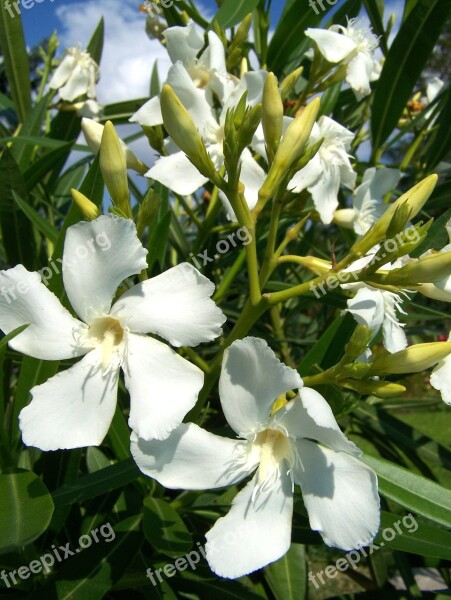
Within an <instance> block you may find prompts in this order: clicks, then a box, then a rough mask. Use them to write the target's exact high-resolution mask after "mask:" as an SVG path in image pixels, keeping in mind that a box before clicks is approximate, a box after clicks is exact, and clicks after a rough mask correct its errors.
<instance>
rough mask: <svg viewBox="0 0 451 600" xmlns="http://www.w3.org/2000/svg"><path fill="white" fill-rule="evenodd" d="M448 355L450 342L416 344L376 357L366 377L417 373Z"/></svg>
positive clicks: (450, 351) (450, 349)
mask: <svg viewBox="0 0 451 600" xmlns="http://www.w3.org/2000/svg"><path fill="white" fill-rule="evenodd" d="M450 353H451V343H450V342H431V343H429V344H416V345H415V346H410V348H406V349H405V350H401V351H400V352H395V353H394V354H388V355H384V356H378V357H376V358H375V359H374V360H373V362H372V363H371V365H370V369H369V371H368V375H390V374H394V375H400V374H401V373H419V372H420V371H424V370H425V369H429V368H430V367H433V366H434V365H436V364H437V363H439V362H440V361H442V360H443V359H444V358H446V357H447V356H448V355H449V354H450Z"/></svg>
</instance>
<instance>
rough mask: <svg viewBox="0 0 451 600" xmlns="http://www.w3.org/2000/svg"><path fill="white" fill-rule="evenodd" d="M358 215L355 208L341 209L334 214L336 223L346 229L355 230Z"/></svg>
mask: <svg viewBox="0 0 451 600" xmlns="http://www.w3.org/2000/svg"><path fill="white" fill-rule="evenodd" d="M355 217H356V213H355V210H354V209H353V208H340V209H339V210H336V211H335V213H334V219H333V221H334V223H335V225H338V226H339V227H343V228H344V229H353V228H354V221H355Z"/></svg>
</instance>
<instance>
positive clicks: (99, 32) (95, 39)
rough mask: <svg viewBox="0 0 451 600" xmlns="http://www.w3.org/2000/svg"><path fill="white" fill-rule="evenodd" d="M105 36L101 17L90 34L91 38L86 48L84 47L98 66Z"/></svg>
mask: <svg viewBox="0 0 451 600" xmlns="http://www.w3.org/2000/svg"><path fill="white" fill-rule="evenodd" d="M104 35H105V22H104V20H103V17H102V18H101V19H100V21H99V24H98V25H97V27H96V30H95V31H94V33H93V34H92V38H91V40H90V41H89V44H88V46H87V47H86V51H87V52H89V54H90V55H91V57H92V58H93V60H95V61H96V63H97V64H100V61H101V59H102V51H103V40H104Z"/></svg>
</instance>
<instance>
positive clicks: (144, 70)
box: [56, 0, 170, 104]
mask: <svg viewBox="0 0 451 600" xmlns="http://www.w3.org/2000/svg"><path fill="white" fill-rule="evenodd" d="M56 12H57V16H58V18H59V19H60V21H61V25H62V27H61V32H60V38H61V41H62V46H63V47H64V48H66V47H69V46H75V45H77V44H80V45H81V46H83V47H85V46H86V45H87V43H88V42H89V39H90V38H91V35H92V34H93V32H94V30H95V28H96V26H97V23H98V22H99V20H100V18H101V17H102V16H103V17H104V19H105V44H104V48H103V55H102V61H101V63H100V73H101V78H100V81H99V84H98V87H97V93H98V99H99V101H100V102H101V103H102V104H110V103H112V102H119V101H121V100H129V99H132V98H140V97H146V96H148V94H149V83H150V75H151V72H152V69H153V65H154V63H155V60H158V67H159V71H160V75H161V76H163V77H164V76H165V74H166V72H167V70H168V68H169V66H170V60H169V58H168V55H167V52H166V50H165V49H164V47H163V46H162V45H161V44H160V42H159V41H158V40H150V39H149V38H148V36H147V34H146V32H145V20H146V16H145V15H144V14H143V13H141V12H140V11H139V9H138V2H137V1H136V0H84V1H83V2H82V3H81V2H80V3H76V4H69V5H66V6H59V7H58V9H57V11H56Z"/></svg>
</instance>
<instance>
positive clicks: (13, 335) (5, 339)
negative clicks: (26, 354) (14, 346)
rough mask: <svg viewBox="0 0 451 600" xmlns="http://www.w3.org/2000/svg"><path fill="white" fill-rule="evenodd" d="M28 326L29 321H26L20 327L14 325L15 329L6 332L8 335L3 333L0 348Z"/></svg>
mask: <svg viewBox="0 0 451 600" xmlns="http://www.w3.org/2000/svg"><path fill="white" fill-rule="evenodd" d="M28 326H29V323H27V324H26V325H21V326H20V327H16V329H14V330H13V331H10V332H9V333H8V335H5V337H3V338H2V339H1V340H0V349H3V348H4V347H5V346H6V344H8V342H10V341H11V340H12V339H14V338H15V337H16V336H18V335H19V333H22V331H25V329H26V328H27V327H28Z"/></svg>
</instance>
